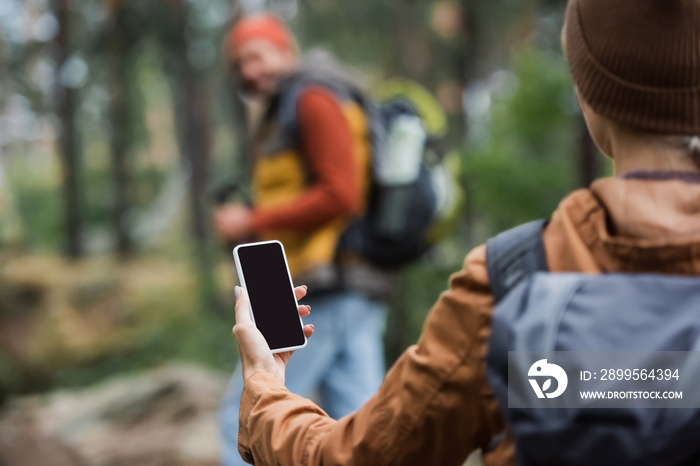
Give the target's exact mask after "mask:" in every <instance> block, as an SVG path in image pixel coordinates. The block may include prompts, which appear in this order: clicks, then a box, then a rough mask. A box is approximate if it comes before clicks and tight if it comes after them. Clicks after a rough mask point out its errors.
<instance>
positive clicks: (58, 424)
mask: <svg viewBox="0 0 700 466" xmlns="http://www.w3.org/2000/svg"><path fill="white" fill-rule="evenodd" d="M226 380H227V377H226V376H224V375H223V374H219V373H217V372H214V371H210V370H208V369H204V368H201V367H197V366H192V365H185V364H170V365H167V366H164V367H161V368H159V369H155V370H153V371H149V372H145V373H142V374H139V375H136V376H125V377H120V378H116V379H112V380H110V381H107V382H104V383H101V384H98V385H96V386H93V387H89V388H86V389H81V390H75V391H66V390H61V391H56V392H51V393H48V394H45V395H42V396H33V397H24V398H21V399H18V400H15V401H13V402H11V403H9V405H8V407H7V408H6V409H5V411H4V412H3V413H2V414H0V465H2V466H6V465H7V466H9V465H11V466H25V465H26V466H34V465H42V466H73V465H75V466H77V465H86V466H121V465H129V466H161V465H162V466H165V465H168V466H179V465H182V466H184V465H187V466H210V465H211V466H214V465H217V464H218V459H219V457H218V433H217V422H216V409H217V405H218V403H219V400H220V398H221V396H222V394H223V391H224V389H225V385H226Z"/></svg>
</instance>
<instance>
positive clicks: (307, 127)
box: [253, 86, 362, 233]
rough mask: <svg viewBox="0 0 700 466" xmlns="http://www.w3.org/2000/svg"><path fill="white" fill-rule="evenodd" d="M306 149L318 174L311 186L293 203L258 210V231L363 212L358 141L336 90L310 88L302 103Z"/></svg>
mask: <svg viewBox="0 0 700 466" xmlns="http://www.w3.org/2000/svg"><path fill="white" fill-rule="evenodd" d="M297 115H298V121H299V132H300V140H301V152H302V154H303V156H304V157H305V159H306V162H307V163H308V167H309V169H310V171H311V173H312V175H313V182H312V184H311V185H310V186H309V187H308V189H307V190H306V191H305V192H304V193H303V194H302V195H301V196H300V197H297V198H295V199H294V200H290V202H289V203H286V204H283V205H279V206H275V207H274V208H270V209H264V210H263V209H256V210H254V211H253V231H254V232H255V233H258V232H260V231H262V230H300V229H309V228H314V227H317V226H319V225H322V224H324V223H326V222H328V221H330V220H332V219H334V218H337V217H341V216H346V215H348V214H351V213H353V212H356V211H357V210H359V208H360V206H361V204H362V193H361V189H360V186H359V185H358V183H357V179H358V177H357V176H356V171H357V169H358V168H357V166H356V163H355V160H354V157H353V149H354V148H353V141H352V135H351V133H350V127H349V125H348V122H347V120H346V119H345V116H344V115H343V111H342V109H341V108H340V104H339V102H338V101H337V99H336V98H335V97H334V96H333V94H332V93H331V92H329V91H328V90H326V89H325V88H323V87H320V86H311V87H309V88H308V89H306V90H304V91H303V92H302V94H301V95H300V96H299V101H298V104H297Z"/></svg>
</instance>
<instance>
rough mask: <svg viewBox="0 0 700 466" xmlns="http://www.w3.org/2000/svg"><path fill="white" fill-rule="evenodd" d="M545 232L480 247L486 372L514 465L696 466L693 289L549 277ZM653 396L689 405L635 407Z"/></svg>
mask: <svg viewBox="0 0 700 466" xmlns="http://www.w3.org/2000/svg"><path fill="white" fill-rule="evenodd" d="M545 225H546V223H545V222H544V221H535V222H531V223H528V224H525V225H521V226H519V227H517V228H514V229H512V230H510V231H507V232H504V233H501V234H500V235H498V236H496V237H495V238H492V239H490V240H489V241H487V243H486V261H487V268H488V275H489V280H490V282H491V287H492V290H493V294H494V299H495V300H496V303H497V304H496V306H495V308H494V313H493V322H492V330H491V337H490V341H489V350H488V355H487V366H486V370H487V377H488V381H489V383H490V385H491V387H492V389H493V392H494V395H495V396H496V398H497V400H498V404H499V406H500V407H501V409H502V411H503V414H504V417H505V419H506V420H507V422H508V425H509V426H510V428H511V429H512V431H513V434H514V437H515V442H516V458H517V464H519V465H528V466H529V465H616V466H618V465H641V466H646V465H649V466H652V465H653V466H658V465H664V466H674V465H697V464H700V442H698V439H699V438H700V411H698V409H697V408H698V407H699V406H700V403H697V401H698V398H700V397H698V395H697V394H698V393H700V390H698V388H697V386H696V384H697V382H698V381H700V338H699V336H700V279H698V278H696V277H685V276H672V275H660V274H627V273H609V274H600V275H592V274H583V273H548V272H547V262H546V256H545V250H544V246H543V240H542V230H543V228H544V227H545ZM555 366H556V367H559V368H560V369H561V371H559V370H558V369H556V367H555ZM592 366H593V367H592ZM543 368H544V369H547V370H546V371H543V372H537V371H541V370H542V369H543ZM586 368H588V369H586ZM596 368H597V370H596ZM627 369H629V371H630V372H629V373H628V372H626V370H627ZM658 369H661V373H659V372H658V371H657V370H658ZM667 369H668V370H669V371H667ZM618 370H622V372H619V371H618ZM641 371H643V372H641ZM561 372H564V373H565V374H566V375H565V376H562V375H561ZM642 373H644V374H646V376H647V378H645V379H644V380H641V378H639V377H640V374H642ZM594 374H596V375H594ZM635 374H636V375H637V377H638V378H637V379H635ZM650 374H651V375H650ZM659 374H660V375H661V376H662V377H661V378H658V377H657V376H658V375H659ZM628 375H629V379H628V378H627V377H628ZM618 376H620V377H621V379H619V378H618ZM651 376H653V377H654V379H651V378H650V377H651ZM594 377H595V378H594ZM611 377H612V379H613V380H611ZM602 379H605V380H602ZM509 382H510V384H509ZM553 387H554V389H553ZM601 387H602V388H601ZM650 387H651V388H650ZM625 388H626V389H627V390H625ZM620 389H622V390H620ZM662 390H675V391H676V393H679V392H680V393H682V395H684V397H685V398H686V399H669V400H663V399H645V398H643V396H642V394H643V393H647V394H649V393H651V394H653V393H655V392H658V393H662ZM591 393H597V394H601V393H602V394H603V396H604V397H606V398H598V399H590V398H585V397H584V394H588V395H590V394H591ZM615 393H617V394H618V395H619V396H621V397H622V396H624V397H625V398H624V399H622V398H620V399H615V398H612V399H611V398H607V396H609V394H612V395H615ZM663 393H672V392H670V391H668V392H667V391H663ZM635 394H636V395H635ZM612 395H610V396H612ZM636 396H639V398H636Z"/></svg>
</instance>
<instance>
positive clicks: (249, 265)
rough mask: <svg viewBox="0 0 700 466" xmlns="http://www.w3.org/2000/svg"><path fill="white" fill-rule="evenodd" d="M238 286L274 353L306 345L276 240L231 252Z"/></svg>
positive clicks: (253, 244) (292, 292)
mask: <svg viewBox="0 0 700 466" xmlns="http://www.w3.org/2000/svg"><path fill="white" fill-rule="evenodd" d="M233 259H234V261H235V262H236V271H237V272H238V279H239V281H240V283H241V286H242V287H243V288H244V289H245V290H246V291H247V292H248V297H249V298H250V313H251V317H252V319H253V322H254V323H255V326H256V327H257V328H258V330H260V332H261V333H262V334H263V336H264V337H265V340H267V344H268V345H269V346H270V349H271V350H272V352H273V353H279V352H282V351H291V350H295V349H299V348H303V347H304V346H306V335H304V324H303V322H302V321H301V316H300V315H299V311H298V306H299V304H298V303H297V298H296V296H295V295H294V285H293V284H292V277H291V275H290V273H289V266H288V265H287V257H286V256H285V255H284V246H282V243H280V242H279V241H261V242H258V243H246V244H239V245H238V246H236V247H235V248H234V250H233Z"/></svg>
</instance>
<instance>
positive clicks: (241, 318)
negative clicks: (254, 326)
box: [233, 286, 253, 324]
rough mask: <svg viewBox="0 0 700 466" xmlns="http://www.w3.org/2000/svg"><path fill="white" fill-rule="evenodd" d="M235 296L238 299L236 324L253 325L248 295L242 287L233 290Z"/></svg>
mask: <svg viewBox="0 0 700 466" xmlns="http://www.w3.org/2000/svg"><path fill="white" fill-rule="evenodd" d="M233 294H234V296H235V297H236V310H235V313H236V323H237V324H243V323H246V322H250V323H252V322H253V319H252V317H251V316H250V300H249V299H248V293H247V292H246V290H244V289H243V288H241V287H240V286H236V287H235V288H234V289H233Z"/></svg>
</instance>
